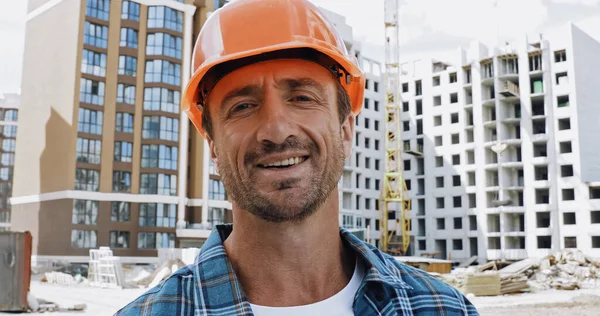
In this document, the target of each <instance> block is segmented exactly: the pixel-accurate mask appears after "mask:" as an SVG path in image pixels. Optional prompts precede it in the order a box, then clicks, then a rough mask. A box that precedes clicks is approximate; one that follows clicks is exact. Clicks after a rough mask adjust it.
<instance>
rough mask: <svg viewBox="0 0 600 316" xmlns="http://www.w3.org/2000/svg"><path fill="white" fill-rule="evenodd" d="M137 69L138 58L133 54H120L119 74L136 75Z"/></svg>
mask: <svg viewBox="0 0 600 316" xmlns="http://www.w3.org/2000/svg"><path fill="white" fill-rule="evenodd" d="M136 69H137V58H135V57H131V56H123V55H121V56H119V75H127V76H133V77H135V74H136Z"/></svg>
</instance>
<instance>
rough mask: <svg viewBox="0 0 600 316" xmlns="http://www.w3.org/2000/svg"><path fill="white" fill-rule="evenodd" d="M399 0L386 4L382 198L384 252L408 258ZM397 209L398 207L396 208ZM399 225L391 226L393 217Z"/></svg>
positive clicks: (408, 235) (388, 1)
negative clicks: (402, 132)
mask: <svg viewBox="0 0 600 316" xmlns="http://www.w3.org/2000/svg"><path fill="white" fill-rule="evenodd" d="M398 2H399V0H384V22H385V40H386V42H385V73H384V83H385V94H386V97H385V115H386V120H385V122H386V124H385V142H384V143H385V144H384V146H385V155H386V156H385V170H384V172H385V173H384V178H383V187H382V191H381V198H380V201H379V202H380V203H381V207H380V212H381V220H380V222H381V223H380V227H379V230H380V233H381V236H380V248H381V250H382V251H384V252H386V253H389V254H392V255H403V254H406V252H407V250H408V247H409V245H410V216H409V214H408V212H409V210H410V200H409V199H408V194H407V192H406V191H407V189H406V182H404V177H403V175H402V156H401V155H402V145H401V144H402V136H401V129H400V128H401V126H400V105H401V104H402V102H401V100H400V72H401V69H400V47H399V25H398V15H399V10H398V9H399V5H398ZM393 206H395V207H393ZM391 212H395V213H394V215H395V216H394V218H395V223H394V227H393V229H392V230H390V228H389V227H388V226H390V225H389V224H388V223H389V220H390V213H391Z"/></svg>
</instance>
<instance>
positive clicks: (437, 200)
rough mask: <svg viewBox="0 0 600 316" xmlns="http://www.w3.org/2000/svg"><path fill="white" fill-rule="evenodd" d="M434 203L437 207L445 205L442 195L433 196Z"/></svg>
mask: <svg viewBox="0 0 600 316" xmlns="http://www.w3.org/2000/svg"><path fill="white" fill-rule="evenodd" d="M435 204H436V208H438V209H442V208H444V207H445V206H446V205H445V204H446V203H445V201H444V198H443V197H438V198H435Z"/></svg>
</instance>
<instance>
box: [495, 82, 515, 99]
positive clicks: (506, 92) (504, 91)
mask: <svg viewBox="0 0 600 316" xmlns="http://www.w3.org/2000/svg"><path fill="white" fill-rule="evenodd" d="M499 92H500V94H501V95H503V96H504V97H505V100H506V99H507V101H508V100H511V99H512V100H515V99H516V100H519V97H520V91H519V86H518V85H516V84H514V83H512V82H511V81H502V82H500V91H499Z"/></svg>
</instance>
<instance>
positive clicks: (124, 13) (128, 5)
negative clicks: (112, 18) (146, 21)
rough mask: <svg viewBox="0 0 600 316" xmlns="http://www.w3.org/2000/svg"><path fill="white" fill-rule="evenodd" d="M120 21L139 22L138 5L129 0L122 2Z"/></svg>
mask: <svg viewBox="0 0 600 316" xmlns="http://www.w3.org/2000/svg"><path fill="white" fill-rule="evenodd" d="M121 19H123V20H131V21H139V20H140V4H139V3H135V2H133V1H129V0H123V5H122V6H121Z"/></svg>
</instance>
